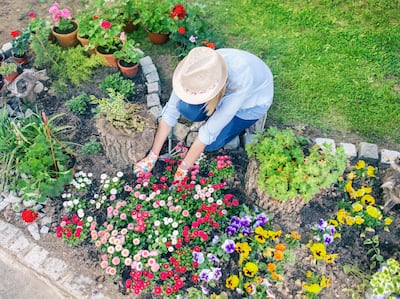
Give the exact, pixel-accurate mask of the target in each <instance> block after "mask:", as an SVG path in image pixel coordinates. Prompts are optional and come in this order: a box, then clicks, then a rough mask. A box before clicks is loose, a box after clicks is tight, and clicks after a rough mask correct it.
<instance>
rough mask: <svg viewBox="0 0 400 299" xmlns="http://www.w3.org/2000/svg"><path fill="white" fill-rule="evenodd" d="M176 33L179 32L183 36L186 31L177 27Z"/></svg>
mask: <svg viewBox="0 0 400 299" xmlns="http://www.w3.org/2000/svg"><path fill="white" fill-rule="evenodd" d="M178 32H179V33H180V34H182V35H184V34H185V32H186V30H185V28H184V27H179V28H178Z"/></svg>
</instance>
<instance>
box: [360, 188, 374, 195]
mask: <svg viewBox="0 0 400 299" xmlns="http://www.w3.org/2000/svg"><path fill="white" fill-rule="evenodd" d="M361 189H363V190H364V191H365V193H366V194H367V193H371V192H372V187H365V186H362V187H361Z"/></svg>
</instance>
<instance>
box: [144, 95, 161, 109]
mask: <svg viewBox="0 0 400 299" xmlns="http://www.w3.org/2000/svg"><path fill="white" fill-rule="evenodd" d="M146 99H147V107H148V108H151V107H154V106H158V105H161V101H160V97H159V96H158V94H156V93H152V94H149V95H147V98H146Z"/></svg>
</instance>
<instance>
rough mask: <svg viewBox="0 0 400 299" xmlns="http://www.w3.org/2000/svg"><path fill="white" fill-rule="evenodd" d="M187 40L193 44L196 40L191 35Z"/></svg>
mask: <svg viewBox="0 0 400 299" xmlns="http://www.w3.org/2000/svg"><path fill="white" fill-rule="evenodd" d="M189 40H190V41H191V42H192V43H195V42H196V38H195V37H194V36H193V35H191V36H190V37H189Z"/></svg>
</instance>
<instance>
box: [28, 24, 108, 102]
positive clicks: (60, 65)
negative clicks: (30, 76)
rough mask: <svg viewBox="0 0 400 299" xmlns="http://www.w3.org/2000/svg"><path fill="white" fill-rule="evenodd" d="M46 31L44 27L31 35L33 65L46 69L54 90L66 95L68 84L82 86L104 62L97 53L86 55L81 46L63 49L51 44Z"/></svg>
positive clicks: (60, 94)
mask: <svg viewBox="0 0 400 299" xmlns="http://www.w3.org/2000/svg"><path fill="white" fill-rule="evenodd" d="M39 24H40V22H39ZM37 26H39V25H37ZM43 26H45V25H43ZM34 28H36V27H34ZM46 32H47V30H46V27H44V28H43V30H40V31H37V32H36V33H35V34H33V35H32V40H31V48H32V50H33V52H34V53H35V60H34V64H33V65H34V66H35V67H37V68H46V69H47V70H48V72H49V74H50V75H51V76H52V77H53V78H54V81H53V87H54V89H55V91H56V92H57V94H58V95H59V96H61V97H62V96H65V95H68V85H69V84H72V85H74V86H75V87H79V86H82V84H83V83H84V82H87V81H89V79H90V78H91V76H92V74H93V72H94V70H95V69H96V68H97V67H99V66H101V65H103V63H104V62H103V60H102V59H101V57H99V56H98V55H91V56H87V55H86V54H85V51H84V49H83V48H82V47H81V46H77V47H75V48H68V49H63V48H61V47H59V46H57V45H55V44H53V43H52V42H51V41H49V40H48V33H47V34H46Z"/></svg>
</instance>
